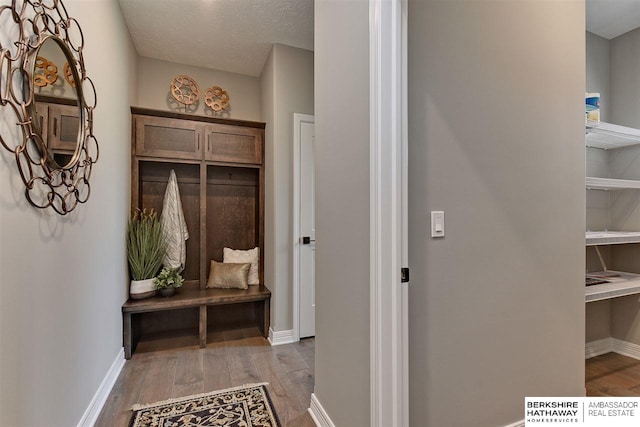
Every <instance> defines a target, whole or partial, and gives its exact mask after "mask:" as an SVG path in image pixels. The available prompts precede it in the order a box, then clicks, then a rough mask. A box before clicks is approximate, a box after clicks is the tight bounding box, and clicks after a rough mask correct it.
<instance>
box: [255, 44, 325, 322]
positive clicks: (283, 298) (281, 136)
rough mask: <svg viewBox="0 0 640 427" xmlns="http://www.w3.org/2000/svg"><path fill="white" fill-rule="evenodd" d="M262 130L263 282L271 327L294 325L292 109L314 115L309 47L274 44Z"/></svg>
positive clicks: (264, 80) (265, 78)
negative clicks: (270, 296)
mask: <svg viewBox="0 0 640 427" xmlns="http://www.w3.org/2000/svg"><path fill="white" fill-rule="evenodd" d="M260 86H261V94H262V110H263V116H262V120H263V121H265V122H266V123H267V129H266V135H265V139H266V141H265V160H266V162H265V164H266V166H265V181H266V183H265V187H266V188H265V191H266V201H265V204H266V206H265V255H264V260H265V282H266V284H267V286H268V287H269V288H270V289H271V291H272V292H273V299H272V302H271V304H272V305H271V308H272V310H273V311H272V319H271V321H272V326H271V327H272V328H273V330H274V331H284V330H290V329H292V328H293V313H292V304H293V301H292V294H293V275H292V273H293V266H292V258H293V252H292V250H293V244H292V242H293V198H292V195H293V156H292V152H293V113H302V114H313V52H311V51H308V50H304V49H298V48H294V47H291V46H285V45H281V44H275V45H273V48H272V49H271V53H270V54H269V58H268V60H267V63H266V64H265V67H264V69H263V72H262V75H261V77H260Z"/></svg>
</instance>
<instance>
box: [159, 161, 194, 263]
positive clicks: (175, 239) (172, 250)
mask: <svg viewBox="0 0 640 427" xmlns="http://www.w3.org/2000/svg"><path fill="white" fill-rule="evenodd" d="M160 224H161V225H162V236H163V238H164V242H165V244H166V246H167V253H166V254H165V256H164V260H163V261H162V264H163V265H164V266H165V267H168V268H177V269H178V271H182V270H183V269H184V266H185V263H186V260H187V244H186V240H187V239H188V238H189V230H187V223H186V221H185V220H184V212H183V211H182V201H181V200H180V190H179V189H178V180H177V179H176V173H175V171H174V170H173V169H171V173H170V174H169V183H168V184H167V190H166V191H165V193H164V202H163V203H162V215H161V216H160Z"/></svg>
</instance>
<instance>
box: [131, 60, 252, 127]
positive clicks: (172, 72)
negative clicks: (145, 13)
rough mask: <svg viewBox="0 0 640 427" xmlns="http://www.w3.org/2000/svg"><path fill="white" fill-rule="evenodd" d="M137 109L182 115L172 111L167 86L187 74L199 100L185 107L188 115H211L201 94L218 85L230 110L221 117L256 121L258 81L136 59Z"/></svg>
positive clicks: (156, 61)
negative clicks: (176, 78)
mask: <svg viewBox="0 0 640 427" xmlns="http://www.w3.org/2000/svg"><path fill="white" fill-rule="evenodd" d="M138 64H139V66H138V86H139V88H140V90H139V93H138V100H137V102H136V103H135V105H136V106H138V107H145V108H153V109H156V110H169V111H179V112H182V113H184V112H185V110H184V106H180V107H179V108H177V109H176V108H174V107H173V106H172V105H174V104H175V100H174V99H173V98H172V97H171V90H170V84H171V81H172V80H173V78H174V77H176V76H178V75H181V74H186V75H188V76H190V77H192V78H193V79H194V80H195V81H196V82H197V83H198V85H199V86H200V100H199V101H198V103H197V104H194V105H193V106H190V107H188V109H187V113H189V114H197V115H202V116H212V115H213V110H211V109H210V108H209V107H206V106H205V103H204V92H205V90H206V89H207V88H209V87H211V86H214V85H217V86H220V87H222V88H223V89H224V90H226V91H227V92H228V93H229V97H230V103H231V107H230V109H229V110H227V111H225V112H224V113H223V114H222V115H219V116H216V117H225V118H233V119H243V120H254V121H259V120H260V118H261V114H260V79H258V78H257V77H251V76H245V75H242V74H235V73H228V72H225V71H219V70H212V69H209V68H202V67H194V66H192V65H185V64H176V63H174V62H166V61H160V60H158V59H151V58H145V57H140V58H139V60H138Z"/></svg>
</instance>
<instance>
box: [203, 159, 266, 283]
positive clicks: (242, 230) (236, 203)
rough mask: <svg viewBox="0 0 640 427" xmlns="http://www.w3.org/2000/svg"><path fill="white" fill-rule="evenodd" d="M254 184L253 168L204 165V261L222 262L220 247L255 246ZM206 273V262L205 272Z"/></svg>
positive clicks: (256, 206) (255, 172)
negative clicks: (205, 186) (205, 189)
mask: <svg viewBox="0 0 640 427" xmlns="http://www.w3.org/2000/svg"><path fill="white" fill-rule="evenodd" d="M258 185H259V181H258V170H257V169H248V168H234V167H220V166H209V167H208V168H207V218H206V222H207V246H206V250H207V261H209V260H211V259H214V260H216V261H218V262H222V254H223V248H224V247H229V248H233V249H252V248H254V247H256V246H259V238H258V237H259V236H258V233H259V230H260V227H259V223H260V220H261V219H260V215H259V198H258V194H259V192H258ZM260 259H261V260H262V259H263V254H262V253H261V254H260ZM261 262H262V261H261ZM208 272H209V266H208V265H207V275H208V274H209V273H208Z"/></svg>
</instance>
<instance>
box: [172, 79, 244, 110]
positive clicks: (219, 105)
mask: <svg viewBox="0 0 640 427" xmlns="http://www.w3.org/2000/svg"><path fill="white" fill-rule="evenodd" d="M170 88H171V96H172V97H173V99H174V100H176V101H177V102H178V103H180V104H182V105H184V106H185V110H186V106H192V105H193V104H195V103H196V102H198V100H199V99H200V86H198V83H197V82H196V81H195V80H194V79H193V78H192V77H189V76H187V75H186V74H180V75H179V76H176V77H174V78H173V80H171V85H170ZM204 103H205V105H206V106H207V107H209V108H211V110H213V112H214V113H220V112H222V111H225V110H227V109H228V108H229V106H230V105H231V103H230V97H229V92H227V91H226V90H224V89H222V88H221V87H220V86H211V87H210V88H207V89H206V90H205V92H204Z"/></svg>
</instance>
